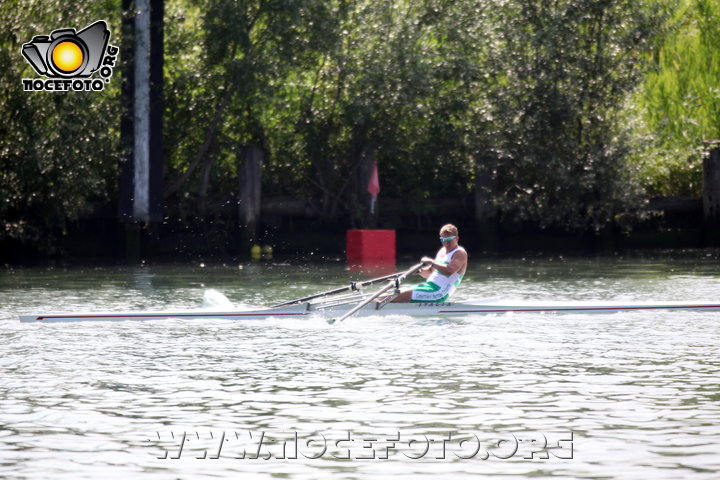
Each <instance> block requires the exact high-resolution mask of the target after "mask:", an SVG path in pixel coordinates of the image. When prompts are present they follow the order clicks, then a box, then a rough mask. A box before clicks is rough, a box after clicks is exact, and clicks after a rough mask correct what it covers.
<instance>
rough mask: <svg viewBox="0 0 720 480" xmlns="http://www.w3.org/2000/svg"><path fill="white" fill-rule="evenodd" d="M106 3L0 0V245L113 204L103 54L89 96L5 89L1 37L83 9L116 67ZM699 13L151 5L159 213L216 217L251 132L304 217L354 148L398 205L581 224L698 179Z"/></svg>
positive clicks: (326, 202)
mask: <svg viewBox="0 0 720 480" xmlns="http://www.w3.org/2000/svg"><path fill="white" fill-rule="evenodd" d="M120 3H121V2H120V1H119V0H105V1H102V2H95V3H93V4H92V5H84V4H83V5H76V4H73V5H69V4H67V3H63V2H60V1H58V0H49V1H45V2H35V1H31V0H10V1H5V2H2V4H0V23H1V24H2V25H0V27H2V28H1V29H0V32H1V33H0V58H1V59H2V60H3V61H4V65H6V68H5V69H3V70H2V71H0V115H2V117H3V118H4V119H5V121H4V122H3V123H2V124H1V125H0V198H1V199H2V203H1V204H0V218H2V220H3V228H2V229H1V230H0V240H4V241H7V240H13V241H17V242H21V243H24V244H30V245H35V246H36V247H37V248H39V249H41V250H44V251H46V252H49V251H50V249H51V247H52V245H53V243H54V242H53V238H56V237H57V236H58V235H63V234H64V233H66V232H67V231H68V225H70V224H72V222H74V221H75V220H77V219H78V218H82V217H83V216H84V215H88V212H90V211H91V210H92V209H93V208H97V207H98V206H99V205H100V206H102V205H114V204H115V203H116V201H117V189H118V187H117V186H118V171H119V164H120V162H121V161H123V159H124V158H125V156H124V154H123V152H122V149H121V146H120V133H119V130H120V117H121V113H122V109H123V108H126V107H127V106H125V105H123V104H122V98H121V95H120V90H121V89H120V85H121V81H122V79H123V71H122V68H118V69H117V70H116V71H115V74H114V77H113V78H112V81H111V82H110V83H109V84H107V87H106V89H105V90H104V91H103V92H84V93H78V92H66V93H53V92H24V91H23V90H22V84H21V78H24V77H34V76H35V73H34V72H33V71H32V69H31V68H30V66H29V65H28V64H27V63H26V62H25V61H24V59H23V58H22V57H21V55H20V49H21V46H22V44H23V43H25V42H28V41H30V39H31V38H32V37H33V36H35V35H42V34H44V35H47V34H49V33H50V32H51V31H52V30H54V29H56V28H61V27H65V26H73V27H75V28H78V29H79V28H83V27H84V26H86V25H88V24H90V23H92V22H93V21H95V20H97V19H101V18H102V19H106V20H107V22H108V24H109V26H110V28H111V30H112V38H111V43H113V44H118V45H119V46H120V56H119V62H120V64H122V52H123V51H124V50H126V49H129V48H132V47H131V46H130V45H123V44H121V43H120V38H121V36H120V25H121V21H122V15H128V14H129V12H125V13H123V12H122V9H121V5H120ZM719 25H720V6H719V5H718V2H716V1H711V0H644V1H636V0H604V1H598V0H561V1H547V0H533V1H527V0H494V1H491V2H477V1H473V0H455V1H441V0H423V1H420V2H414V1H409V0H394V1H370V0H368V1H365V0H362V1H357V2H349V1H344V0H331V1H328V0H267V1H258V0H245V1H236V0H166V2H165V24H164V32H165V46H164V52H165V86H164V105H165V112H164V137H163V140H164V150H165V157H164V166H165V179H164V184H165V187H164V188H165V191H164V202H165V210H166V213H167V216H168V217H169V218H171V219H172V220H173V221H175V220H181V221H183V222H188V223H193V222H203V221H207V219H212V221H213V222H215V223H216V224H217V225H223V222H222V219H223V218H224V217H228V216H232V215H235V213H236V210H234V209H232V208H228V205H234V204H235V203H236V202H237V198H238V188H239V184H238V168H239V165H240V164H241V163H242V161H243V158H244V152H246V151H247V149H248V148H258V147H259V148H261V149H262V151H263V152H264V154H265V155H264V164H263V179H262V182H263V194H264V195H268V196H276V197H288V198H296V199H304V200H307V202H308V203H309V204H311V205H312V207H313V209H314V211H316V212H317V217H316V218H315V219H314V220H312V221H313V222H316V223H317V224H318V225H319V228H321V227H322V225H347V226H354V225H358V224H359V223H360V222H361V219H362V218H363V215H364V213H363V212H364V211H365V210H366V208H367V201H366V200H367V192H366V191H365V188H364V187H365V185H364V184H363V182H362V181H361V179H362V172H363V169H364V167H363V165H365V164H366V163H367V161H368V159H371V160H377V162H378V164H379V168H380V176H381V186H382V193H381V196H383V197H387V198H400V199H403V208H404V209H406V210H408V211H411V212H414V211H417V213H422V210H423V209H424V208H427V205H428V204H427V201H428V199H438V198H465V197H471V196H472V195H473V194H474V192H476V191H478V190H482V192H481V193H482V197H483V199H484V202H485V205H487V206H489V208H490V215H491V216H493V218H498V219H501V220H504V221H513V222H526V223H530V224H534V225H537V226H538V227H540V228H555V229H561V230H564V231H573V232H587V231H599V230H601V229H603V228H604V227H606V226H608V225H611V224H612V223H613V222H614V221H615V219H616V218H617V216H618V215H619V214H622V213H624V212H627V211H632V210H633V209H636V208H638V206H639V205H641V204H642V202H643V201H644V199H645V198H647V197H648V196H650V195H658V194H662V195H698V194H699V192H700V184H701V176H700V175H701V174H700V168H701V158H702V149H703V140H707V139H716V138H720V120H719V119H720V53H719V52H720V34H718V26H719ZM110 211H112V209H110Z"/></svg>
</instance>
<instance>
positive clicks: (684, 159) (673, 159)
mask: <svg viewBox="0 0 720 480" xmlns="http://www.w3.org/2000/svg"><path fill="white" fill-rule="evenodd" d="M676 3H677V6H676V7H675V8H674V9H673V15H672V17H671V18H670V20H669V22H668V28H669V32H668V34H667V35H666V36H665V37H664V39H663V41H662V43H661V45H660V47H659V48H658V49H657V50H656V51H655V52H654V55H653V56H652V62H653V66H654V68H653V69H652V70H651V71H650V72H648V74H647V76H646V77H645V81H644V82H643V84H642V86H641V88H640V89H639V92H638V94H637V96H636V98H635V125H636V138H637V139H638V141H639V143H640V147H641V148H640V153H639V154H638V155H637V156H636V157H635V160H636V162H637V163H638V164H639V165H640V166H641V169H642V178H643V181H644V183H645V185H646V187H647V188H648V190H649V191H650V193H653V194H665V195H669V194H675V195H678V194H681V195H682V194H684V195H700V194H701V191H702V168H701V167H702V162H701V161H700V158H701V155H702V153H701V152H702V149H703V143H702V142H703V140H715V139H719V138H720V30H719V29H718V25H720V3H718V2H717V1H713V0H681V1H680V2H676Z"/></svg>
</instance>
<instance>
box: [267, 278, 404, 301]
mask: <svg viewBox="0 0 720 480" xmlns="http://www.w3.org/2000/svg"><path fill="white" fill-rule="evenodd" d="M400 275H402V272H398V273H391V274H390V275H385V276H384V277H378V278H371V279H370V280H365V281H364V282H352V283H351V284H350V285H348V286H346V287H340V288H335V289H333V290H328V291H327V292H320V293H315V294H313V295H308V296H307V297H302V298H298V299H295V300H288V301H287V302H283V303H278V304H277V305H272V306H271V307H270V308H278V307H286V306H288V305H295V304H296V303H302V302H307V301H308V300H315V299H316V298H320V297H327V296H329V295H335V294H338V293H342V292H347V291H348V290H350V291H355V290H358V289H359V288H362V287H367V286H368V285H373V284H375V283H379V282H382V281H384V280H390V279H393V278H397V277H398V276H400Z"/></svg>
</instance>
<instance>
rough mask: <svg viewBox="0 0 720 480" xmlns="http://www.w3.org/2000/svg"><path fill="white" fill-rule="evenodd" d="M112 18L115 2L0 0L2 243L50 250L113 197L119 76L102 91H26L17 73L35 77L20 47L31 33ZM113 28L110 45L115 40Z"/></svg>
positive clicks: (112, 23) (116, 22)
mask: <svg viewBox="0 0 720 480" xmlns="http://www.w3.org/2000/svg"><path fill="white" fill-rule="evenodd" d="M112 14H114V15H112ZM118 17H119V5H118V2H110V1H108V2H99V3H97V4H95V5H92V6H87V5H76V4H68V3H67V2H65V3H63V2H57V1H53V2H32V1H22V2H21V1H9V2H7V1H6V2H2V3H1V4H0V32H2V33H0V61H2V62H3V65H4V68H3V69H2V70H0V117H2V118H3V122H2V123H1V124H0V199H1V203H0V218H1V219H2V228H0V240H7V239H12V240H16V241H21V242H26V243H29V244H35V245H39V246H41V247H42V248H44V249H45V251H52V250H53V245H54V244H55V242H54V240H55V239H56V238H57V236H58V235H62V234H63V233H64V232H65V229H66V226H67V223H68V221H73V220H75V219H77V218H78V217H79V216H80V215H82V214H83V213H86V212H87V210H88V208H89V207H90V206H91V204H92V202H102V203H106V202H107V201H108V200H110V199H111V198H112V196H113V193H114V189H115V178H116V170H117V163H118V161H119V153H118V151H119V149H118V139H119V138H118V137H119V133H118V129H119V116H118V114H117V111H118V98H119V96H118V92H119V88H120V82H119V80H118V79H113V81H111V82H110V83H109V84H108V85H107V87H106V90H105V91H103V92H83V93H77V92H57V93H53V92H24V91H23V88H22V83H21V78H24V77H26V78H35V77H36V74H35V72H34V71H33V70H32V68H31V67H30V66H29V65H28V64H27V63H26V62H25V61H24V59H23V58H22V57H21V55H20V50H21V46H22V44H23V43H25V42H29V41H30V40H31V39H32V37H33V36H35V35H48V34H49V33H50V32H51V31H52V30H54V29H57V28H62V27H74V28H77V29H80V28H84V27H85V26H87V25H89V24H90V23H92V22H94V21H96V20H99V19H107V20H108V21H109V23H110V26H111V27H112V26H118V25H119V19H118ZM116 33H117V30H115V31H113V35H112V36H111V43H112V42H114V43H115V44H117V40H116V39H117V36H115V34H116Z"/></svg>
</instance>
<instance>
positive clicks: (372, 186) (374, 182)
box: [367, 160, 380, 200]
mask: <svg viewBox="0 0 720 480" xmlns="http://www.w3.org/2000/svg"><path fill="white" fill-rule="evenodd" d="M367 191H368V192H370V195H372V197H373V200H377V196H378V193H380V177H379V176H378V167H377V160H375V162H373V169H372V173H371V174H370V181H369V182H368V186H367Z"/></svg>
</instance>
